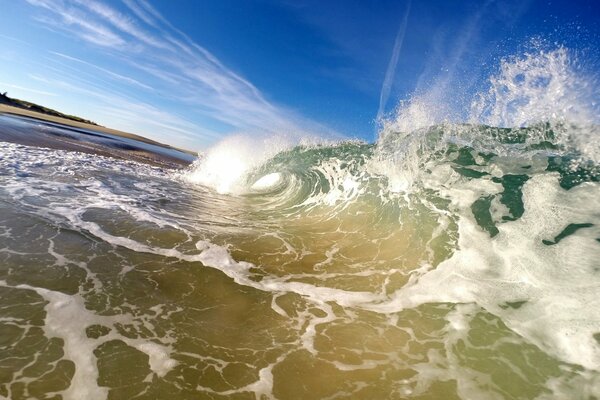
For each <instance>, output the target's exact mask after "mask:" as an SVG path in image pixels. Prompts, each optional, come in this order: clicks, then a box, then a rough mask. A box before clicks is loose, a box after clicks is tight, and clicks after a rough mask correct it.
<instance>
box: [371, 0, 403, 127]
mask: <svg viewBox="0 0 600 400" xmlns="http://www.w3.org/2000/svg"><path fill="white" fill-rule="evenodd" d="M410 6H411V1H410V0H409V2H408V3H407V5H406V11H405V12H404V17H403V18H402V23H401V24H400V28H399V29H398V34H397V35H396V40H395V42H394V48H393V50H392V56H391V57H390V62H389V64H388V67H387V71H386V72H385V79H384V80H383V85H382V87H381V94H380V95H379V110H378V111H377V120H378V121H381V118H382V117H383V111H384V109H385V105H386V103H387V101H388V98H389V97H390V91H391V89H392V84H393V83H394V76H395V75H396V66H397V65H398V57H399V56H400V50H402V43H403V42H404V35H405V33H406V25H407V23H408V15H409V14H410Z"/></svg>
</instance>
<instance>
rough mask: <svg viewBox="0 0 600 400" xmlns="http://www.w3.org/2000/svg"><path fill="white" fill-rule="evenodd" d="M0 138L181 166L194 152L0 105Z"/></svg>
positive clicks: (39, 145) (166, 165)
mask: <svg viewBox="0 0 600 400" xmlns="http://www.w3.org/2000/svg"><path fill="white" fill-rule="evenodd" d="M0 119H1V121H0V122H1V123H0V141H5V142H11V143H18V144H23V145H27V146H37V147H47V148H52V149H61V150H69V151H79V152H84V153H92V154H100V155H102V156H107V157H114V158H119V159H124V160H131V161H137V162H142V163H146V164H151V165H155V166H160V167H164V168H173V169H176V168H183V167H186V166H188V165H189V164H191V163H192V162H193V161H194V160H195V159H196V155H195V153H193V152H191V151H187V150H181V149H177V148H174V147H171V146H168V145H165V144H162V143H159V142H156V141H154V140H151V139H148V138H145V137H142V136H139V135H134V134H131V133H127V132H122V131H117V130H115V129H109V128H105V127H101V126H97V125H90V124H85V123H81V122H77V121H71V120H68V119H65V118H59V117H54V116H50V115H45V114H42V113H38V112H34V111H28V110H23V109H20V108H16V107H11V106H6V105H0Z"/></svg>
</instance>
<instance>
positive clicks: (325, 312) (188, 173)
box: [0, 49, 600, 400]
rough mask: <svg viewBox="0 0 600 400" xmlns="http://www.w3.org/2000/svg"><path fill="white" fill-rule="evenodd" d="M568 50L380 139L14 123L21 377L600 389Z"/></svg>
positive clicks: (599, 263) (512, 391) (591, 259)
mask: <svg viewBox="0 0 600 400" xmlns="http://www.w3.org/2000/svg"><path fill="white" fill-rule="evenodd" d="M563 53H564V50H562V49H559V50H557V51H556V52H554V53H541V54H540V55H538V56H537V58H531V57H530V58H527V57H524V58H520V59H516V60H512V61H506V62H505V63H504V64H503V68H501V72H500V73H499V75H498V76H496V77H493V79H491V82H492V83H491V86H490V89H489V90H488V91H486V92H485V93H483V95H482V96H480V97H478V100H477V101H475V102H473V109H472V110H470V111H469V112H470V113H471V114H472V115H476V116H477V118H473V119H472V120H469V121H470V122H469V123H451V122H448V121H445V122H444V121H442V122H438V123H431V122H430V120H429V119H427V118H425V117H423V112H422V111H423V110H427V109H428V105H427V103H426V102H425V101H424V100H423V101H420V100H419V99H415V100H414V101H413V102H412V103H411V104H410V105H409V106H408V107H407V108H405V109H403V110H400V111H399V112H398V114H396V115H394V116H393V117H390V119H389V120H388V121H387V122H386V123H384V124H383V125H382V128H381V131H380V133H379V135H378V136H379V138H378V140H377V141H376V142H375V143H364V142H360V141H326V140H322V141H318V140H313V139H311V140H305V141H297V142H289V141H286V140H284V139H282V138H280V137H266V136H265V137H252V136H235V137H230V138H227V139H225V140H224V141H223V142H221V143H219V144H217V145H215V146H214V147H213V148H211V149H209V150H207V151H206V152H205V153H203V154H201V155H200V157H199V159H198V160H197V161H196V162H195V163H194V164H193V165H192V166H190V167H189V168H187V169H180V170H174V169H165V168H160V167H155V166H150V165H147V164H141V163H137V162H132V161H126V160H118V159H114V158H108V157H104V156H101V155H97V154H88V153H81V152H73V151H64V150H56V149H47V148H40V147H36V146H26V145H22V144H15V143H8V142H0V398H2V397H4V398H9V399H34V398H35V399H59V398H64V399H226V398H227V399H282V400H283V399H423V400H424V399H589V400H591V399H597V398H598V397H599V396H600V151H599V146H600V145H599V135H600V130H599V125H598V124H597V121H596V120H595V119H594V118H595V117H596V116H597V115H596V114H594V112H595V111H594V109H592V110H591V111H589V110H588V109H587V108H586V104H587V103H585V102H584V103H585V104H584V103H581V102H578V101H579V99H581V93H582V92H581V91H576V92H575V94H573V96H575V97H569V96H571V92H570V91H569V90H570V89H572V87H573V86H571V83H573V79H574V78H573V77H572V76H571V75H569V69H568V68H566V67H565V65H563V64H561V57H563V56H564V54H563ZM540 58H542V61H540V60H539V59H540ZM552 62H555V64H552ZM540 65H541V66H543V68H545V69H542V70H540V69H539V68H534V67H536V66H540ZM553 65H554V66H555V67H557V68H558V67H561V65H562V66H563V67H565V68H566V69H564V70H561V69H560V68H558V69H551V70H549V69H548V68H550V67H552V66H553ZM540 76H541V77H542V78H544V79H545V80H544V79H543V80H540ZM507 82H508V83H510V82H512V83H513V86H512V87H511V86H510V85H507ZM502 85H504V86H502ZM555 85H562V86H560V88H561V89H562V91H557V90H556V86H555ZM515 93H517V94H518V95H515ZM565 96H566V97H565ZM565 104H566V105H568V106H569V107H567V106H565ZM590 115H591V116H590ZM0 124H2V126H0V128H3V127H4V128H6V127H7V126H8V125H10V124H11V120H10V119H1V120H0ZM55 129H60V128H59V127H55Z"/></svg>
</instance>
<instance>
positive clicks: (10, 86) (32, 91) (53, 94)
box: [0, 82, 57, 97]
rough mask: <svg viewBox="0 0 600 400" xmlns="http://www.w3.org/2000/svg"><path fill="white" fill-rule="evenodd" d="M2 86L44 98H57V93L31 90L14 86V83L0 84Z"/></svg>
mask: <svg viewBox="0 0 600 400" xmlns="http://www.w3.org/2000/svg"><path fill="white" fill-rule="evenodd" d="M0 86H3V87H5V88H7V87H8V88H13V89H19V90H24V91H26V92H30V93H36V94H42V95H44V96H54V97H55V96H57V95H56V93H50V92H46V91H44V90H38V89H31V88H28V87H24V86H19V85H13V84H12V83H7V82H0Z"/></svg>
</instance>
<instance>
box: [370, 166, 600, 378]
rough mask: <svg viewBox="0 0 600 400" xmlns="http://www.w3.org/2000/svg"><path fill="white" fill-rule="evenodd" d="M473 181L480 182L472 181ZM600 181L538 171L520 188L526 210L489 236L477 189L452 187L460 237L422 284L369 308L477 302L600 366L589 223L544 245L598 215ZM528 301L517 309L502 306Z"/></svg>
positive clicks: (538, 339)
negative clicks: (566, 185) (565, 183)
mask: <svg viewBox="0 0 600 400" xmlns="http://www.w3.org/2000/svg"><path fill="white" fill-rule="evenodd" d="M469 186H470V187H473V186H476V183H475V182H473V181H471V182H470V184H469ZM599 195H600V184H598V183H586V184H582V185H580V186H578V187H575V188H572V189H571V190H570V191H565V190H564V189H562V188H560V186H559V185H558V176H557V175H556V174H545V175H536V176H534V177H532V178H531V179H530V180H529V181H528V182H527V183H526V184H525V185H524V188H523V199H524V203H525V213H524V215H523V216H522V217H521V218H520V219H518V220H517V221H512V222H507V223H504V224H501V225H499V226H498V229H499V231H500V232H499V234H498V235H497V236H496V237H495V238H493V239H491V238H490V236H489V234H488V233H487V232H485V231H483V230H482V229H481V228H479V227H478V226H477V224H476V223H475V221H474V219H473V217H472V215H471V214H470V210H469V209H468V208H466V209H465V208H464V205H462V204H463V203H464V198H465V196H466V198H467V199H468V200H467V201H466V203H471V200H473V191H472V190H469V191H465V190H464V188H460V187H458V188H454V189H449V190H447V197H448V198H450V199H452V200H453V201H454V203H455V205H457V204H461V207H457V208H459V209H461V210H463V211H462V212H461V216H460V220H459V221H458V228H459V242H458V248H459V250H457V251H456V252H455V253H454V255H453V256H452V257H451V258H450V259H448V260H446V261H444V262H442V263H441V264H440V265H438V266H437V267H436V268H435V269H432V270H430V271H428V272H426V273H425V274H424V275H423V276H421V277H420V278H419V279H418V281H417V283H416V284H414V285H412V286H408V287H404V288H402V289H400V290H398V291H397V292H396V293H394V295H393V296H392V298H391V299H390V300H389V301H387V302H383V303H380V304H377V305H372V306H369V307H368V308H370V309H372V310H375V311H379V312H386V313H389V312H396V311H399V310H401V309H404V308H411V307H415V306H418V305H420V304H424V303H432V302H451V303H471V302H472V303H477V304H479V305H480V306H482V307H484V308H485V309H486V310H488V311H489V312H491V313H493V314H496V315H499V316H501V318H502V320H503V322H504V323H505V324H506V325H508V326H509V327H510V328H511V329H512V330H514V331H515V332H517V333H519V334H520V335H522V336H523V337H525V338H526V339H527V340H529V341H530V342H532V343H534V344H536V345H537V346H538V347H540V348H542V349H543V350H544V351H546V352H547V353H548V354H553V355H554V356H555V357H557V358H558V359H560V360H563V361H566V362H569V363H574V364H579V365H582V366H584V367H586V368H589V369H593V370H600V349H599V348H598V345H597V343H596V341H595V339H594V338H593V335H594V334H595V333H597V332H600V313H598V306H599V302H600V301H599V299H598V293H599V292H600V282H599V280H598V277H597V273H596V272H595V271H594V268H593V267H594V265H595V264H596V263H597V260H598V259H600V251H598V247H597V243H596V242H595V237H596V236H597V235H598V232H597V229H596V230H595V233H594V232H592V230H588V231H587V232H582V233H579V232H578V234H576V235H573V236H571V237H568V238H566V239H564V240H562V241H561V242H560V243H559V244H556V245H553V246H547V245H544V244H542V240H544V239H553V238H554V237H555V236H556V235H558V234H559V233H560V232H561V231H562V230H563V229H564V228H565V227H566V226H567V225H568V224H569V223H581V222H589V221H590V220H593V221H598V220H599V218H600V214H599V209H598V207H597V205H598V203H597V199H598V196H599ZM517 301H526V303H525V304H524V305H522V306H521V307H519V308H516V309H514V308H511V307H501V306H503V305H504V304H506V303H507V302H517Z"/></svg>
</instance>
